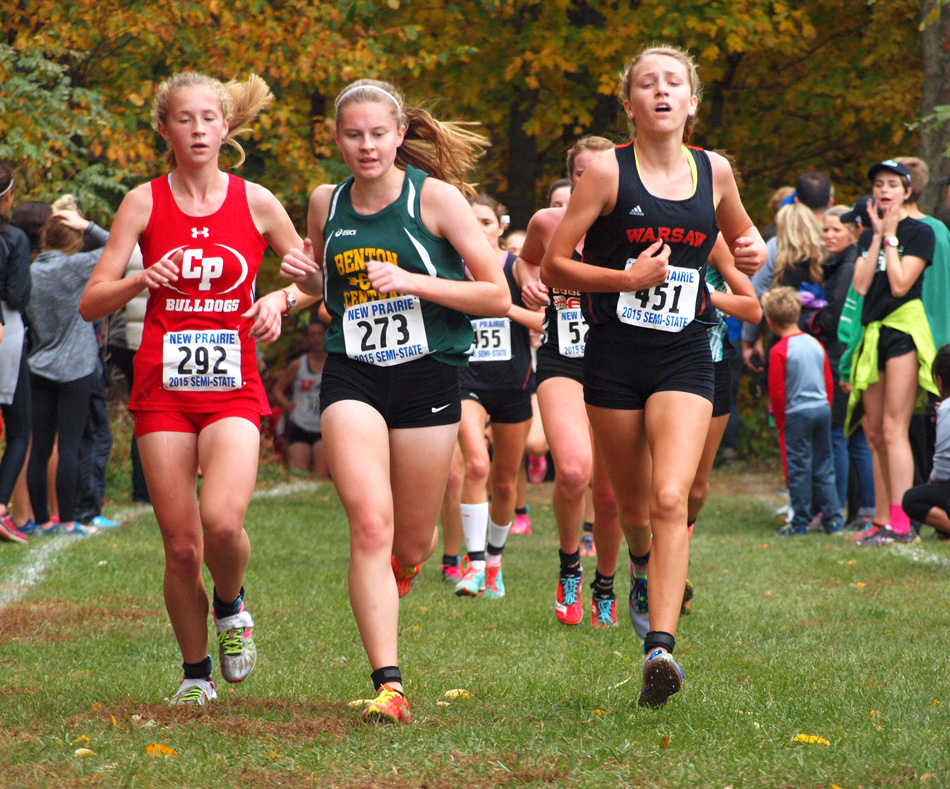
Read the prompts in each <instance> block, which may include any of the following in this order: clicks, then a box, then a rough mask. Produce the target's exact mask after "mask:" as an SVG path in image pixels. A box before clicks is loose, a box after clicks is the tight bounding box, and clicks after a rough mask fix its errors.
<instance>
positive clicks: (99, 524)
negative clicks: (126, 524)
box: [89, 515, 122, 529]
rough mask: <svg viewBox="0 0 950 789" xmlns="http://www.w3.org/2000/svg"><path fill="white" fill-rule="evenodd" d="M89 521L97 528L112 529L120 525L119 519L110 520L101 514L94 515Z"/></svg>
mask: <svg viewBox="0 0 950 789" xmlns="http://www.w3.org/2000/svg"><path fill="white" fill-rule="evenodd" d="M89 523H90V525H92V526H95V527H96V528H98V529H114V528H115V527H116V526H121V525H122V524H121V523H120V522H119V521H114V520H111V519H110V518H106V517H105V516H103V515H96V517H95V518H93V519H92V520H91V521H89Z"/></svg>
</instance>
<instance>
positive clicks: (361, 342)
mask: <svg viewBox="0 0 950 789" xmlns="http://www.w3.org/2000/svg"><path fill="white" fill-rule="evenodd" d="M343 342H344V344H345V345H346V355H347V356H349V357H350V358H351V359H355V360H356V361H358V362H366V363H367V364H378V365H381V366H382V367H392V366H393V365H396V364H404V363H405V362H409V361H412V360H413V359H418V358H419V357H421V356H427V355H428V353H429V340H428V338H427V337H426V326H425V321H424V320H423V319H422V303H421V302H420V301H419V298H418V297H417V296H397V297H395V298H392V299H380V300H379V301H368V302H366V303H365V304H354V305H353V306H352V307H350V308H349V309H347V311H346V312H344V313H343Z"/></svg>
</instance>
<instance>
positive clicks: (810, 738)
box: [792, 734, 831, 745]
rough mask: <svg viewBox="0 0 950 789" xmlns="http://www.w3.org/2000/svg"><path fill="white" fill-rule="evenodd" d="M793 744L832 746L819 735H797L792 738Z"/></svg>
mask: <svg viewBox="0 0 950 789" xmlns="http://www.w3.org/2000/svg"><path fill="white" fill-rule="evenodd" d="M792 742H807V743H809V744H812V745H831V743H830V742H828V740H826V739H825V738H824V737H819V736H818V735H817V734H796V735H795V736H794V737H793V738H792Z"/></svg>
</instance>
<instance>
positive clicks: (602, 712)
mask: <svg viewBox="0 0 950 789" xmlns="http://www.w3.org/2000/svg"><path fill="white" fill-rule="evenodd" d="M594 714H595V715H606V714H607V713H606V712H604V711H603V710H602V709H596V710H594Z"/></svg>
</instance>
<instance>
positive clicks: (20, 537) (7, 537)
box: [0, 515, 27, 543]
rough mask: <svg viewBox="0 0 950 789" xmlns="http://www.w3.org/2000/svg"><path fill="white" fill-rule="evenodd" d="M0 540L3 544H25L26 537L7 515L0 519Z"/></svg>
mask: <svg viewBox="0 0 950 789" xmlns="http://www.w3.org/2000/svg"><path fill="white" fill-rule="evenodd" d="M0 540H3V541H4V542H19V543H25V542H27V537H26V535H25V534H24V533H23V532H21V531H20V530H19V529H18V528H17V527H16V524H15V523H14V522H13V518H11V517H10V516H9V515H4V516H3V517H0Z"/></svg>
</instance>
